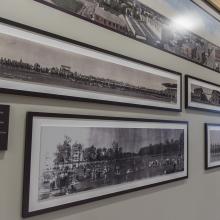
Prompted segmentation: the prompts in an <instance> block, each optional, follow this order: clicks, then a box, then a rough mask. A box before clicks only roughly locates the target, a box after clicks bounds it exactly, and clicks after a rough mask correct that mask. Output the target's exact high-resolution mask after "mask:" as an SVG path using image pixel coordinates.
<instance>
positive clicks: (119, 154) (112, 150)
mask: <svg viewBox="0 0 220 220" xmlns="http://www.w3.org/2000/svg"><path fill="white" fill-rule="evenodd" d="M71 142H72V140H71V138H69V137H65V140H64V143H63V144H59V145H58V146H57V152H56V155H55V156H56V157H55V160H54V162H55V163H56V164H59V163H71V161H72V152H73V151H74V150H76V149H77V151H78V155H79V154H82V155H81V157H80V156H79V160H82V161H86V162H94V161H111V160H120V159H126V158H132V157H136V156H146V155H148V156H156V155H170V154H177V155H178V154H181V155H182V154H183V150H184V134H183V133H182V134H181V135H180V137H179V139H177V140H173V139H171V140H168V139H167V140H166V141H165V142H164V143H158V144H150V145H149V146H146V147H142V148H140V150H139V151H138V152H132V151H123V148H122V147H121V146H119V144H118V142H117V141H114V142H113V143H112V145H111V146H110V147H103V148H96V147H95V146H94V145H91V146H90V147H86V148H84V147H83V145H82V144H80V143H74V144H72V143H71ZM80 158H81V159H80Z"/></svg>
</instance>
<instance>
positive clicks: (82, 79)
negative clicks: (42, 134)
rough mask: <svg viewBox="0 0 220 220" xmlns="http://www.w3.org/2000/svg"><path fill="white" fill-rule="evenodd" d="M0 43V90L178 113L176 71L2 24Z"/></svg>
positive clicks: (178, 83)
mask: <svg viewBox="0 0 220 220" xmlns="http://www.w3.org/2000/svg"><path fill="white" fill-rule="evenodd" d="M8 33H9V34H8ZM0 45H1V47H0V88H1V89H6V90H7V91H8V90H17V91H24V92H33V93H34V92H35V93H41V94H49V95H55V96H60V97H62V96H64V97H67V98H68V97H69V98H70V99H71V98H73V99H74V98H78V99H80V98H81V99H84V100H86V101H88V100H92V101H100V102H104V103H106V102H107V103H117V104H120V103H121V104H124V105H135V106H143V107H150V108H162V109H167V110H173V111H181V74H180V73H176V72H174V71H170V70H166V69H162V68H157V67H153V66H152V65H145V64H142V63H137V62H133V61H130V60H126V59H123V58H120V57H116V56H112V55H110V54H107V53H103V52H99V51H96V50H92V49H89V48H84V47H82V46H79V45H74V44H70V43H67V42H62V41H60V40H57V39H52V38H49V37H46V36H43V35H39V34H38V35H37V34H36V35H35V34H34V33H31V32H27V31H25V30H18V29H16V28H13V27H8V26H4V25H2V29H1V31H0ZM14 93H15V94H16V92H14Z"/></svg>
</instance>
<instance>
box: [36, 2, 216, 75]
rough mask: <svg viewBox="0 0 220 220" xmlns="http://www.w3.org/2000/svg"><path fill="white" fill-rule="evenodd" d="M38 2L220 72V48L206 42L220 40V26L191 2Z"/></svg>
mask: <svg viewBox="0 0 220 220" xmlns="http://www.w3.org/2000/svg"><path fill="white" fill-rule="evenodd" d="M35 1H36V2H38V3H40V4H43V5H45V7H48V6H49V7H50V8H51V10H54V9H57V10H59V11H62V12H63V13H65V14H66V15H70V16H74V17H77V18H80V19H83V20H85V21H87V22H90V23H92V24H95V25H98V26H100V27H103V28H105V29H108V30H111V31H113V32H116V33H118V34H120V35H123V36H126V37H129V38H132V39H134V40H136V41H139V42H141V43H143V44H147V45H150V46H153V47H155V48H157V49H160V50H163V51H165V52H167V53H171V54H173V55H176V56H178V57H181V58H183V59H186V60H188V61H191V62H193V63H196V64H198V65H202V66H203V67H206V68H209V69H211V70H214V71H216V72H220V47H219V45H218V44H217V45H216V44H215V42H210V41H209V40H207V39H213V37H214V38H215V37H216V39H218V38H219V34H220V32H219V24H220V23H219V21H218V20H216V18H215V17H214V16H212V15H211V14H208V13H206V12H205V11H203V9H201V8H200V7H198V5H196V4H194V3H193V2H192V1H191V0H184V1H177V0H175V1H174V0H173V1H163V0H148V1H145V2H144V1H140V0H65V1H62V0H35ZM210 1H211V0H210ZM158 5H160V7H158ZM41 6H42V5H41ZM49 7H48V8H49ZM36 8H38V5H37V4H36ZM39 8H40V9H41V7H39ZM189 9H190V10H189ZM49 12H50V11H48V13H49ZM57 16H60V17H61V16H62V14H60V13H57ZM70 26H71V23H70ZM204 32H205V33H206V38H204V37H202V36H203V34H202V33H204ZM207 36H208V37H207Z"/></svg>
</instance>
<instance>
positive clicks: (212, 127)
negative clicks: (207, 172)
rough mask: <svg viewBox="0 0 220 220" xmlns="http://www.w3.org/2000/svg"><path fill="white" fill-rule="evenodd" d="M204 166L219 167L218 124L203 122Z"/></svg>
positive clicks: (219, 138) (219, 133) (219, 142)
mask: <svg viewBox="0 0 220 220" xmlns="http://www.w3.org/2000/svg"><path fill="white" fill-rule="evenodd" d="M205 135H206V136H205V138H206V145H205V148H206V154H205V168H206V169H212V168H215V167H220V124H205Z"/></svg>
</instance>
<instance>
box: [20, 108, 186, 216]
mask: <svg viewBox="0 0 220 220" xmlns="http://www.w3.org/2000/svg"><path fill="white" fill-rule="evenodd" d="M187 166H188V123H187V122H182V121H160V120H146V119H132V118H113V117H99V116H83V115H63V114H50V113H34V112H29V113H27V127H26V150H25V166H24V170H25V175H24V188H23V212H22V213H23V217H29V216H34V215H38V214H42V213H46V212H50V211H55V210H58V209H61V208H66V207H70V206H74V205H79V204H83V203H87V202H91V201H95V200H99V199H104V198H108V197H111V196H115V195H119V194H122V193H126V192H132V191H136V190H140V189H144V188H146V187H150V186H155V185H159V184H162V183H168V182H171V181H177V180H180V179H185V178H187V177H188V168H187Z"/></svg>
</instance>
